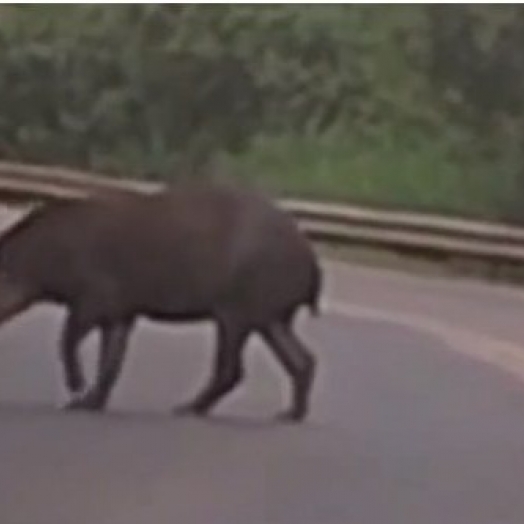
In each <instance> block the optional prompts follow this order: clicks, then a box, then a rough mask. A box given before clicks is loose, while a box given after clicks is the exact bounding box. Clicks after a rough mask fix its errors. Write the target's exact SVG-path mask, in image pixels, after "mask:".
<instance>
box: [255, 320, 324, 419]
mask: <svg viewBox="0 0 524 524" xmlns="http://www.w3.org/2000/svg"><path fill="white" fill-rule="evenodd" d="M260 333H261V335H262V337H263V338H264V340H265V341H266V342H267V344H268V345H269V347H270V348H271V349H272V350H273V353H274V354H275V356H276V357H277V359H278V360H279V361H280V363H281V364H282V365H283V366H284V368H285V369H286V371H287V372H288V374H289V376H290V377H291V380H292V387H293V393H292V403H291V407H290V408H289V409H288V410H287V411H284V412H283V413H282V414H281V416H280V418H282V419H285V420H291V421H297V422H298V421H301V420H302V419H304V418H305V416H306V415H307V413H308V411H309V397H310V393H311V387H312V383H313V378H314V372H315V358H314V357H313V355H311V353H310V352H309V350H308V349H307V348H306V347H305V345H304V344H303V343H302V342H301V341H300V340H299V339H298V337H297V336H296V335H295V333H293V331H292V328H291V322H290V321H288V320H282V321H278V322H275V323H273V324H270V325H269V326H268V327H267V328H264V329H262V330H261V331H260Z"/></svg>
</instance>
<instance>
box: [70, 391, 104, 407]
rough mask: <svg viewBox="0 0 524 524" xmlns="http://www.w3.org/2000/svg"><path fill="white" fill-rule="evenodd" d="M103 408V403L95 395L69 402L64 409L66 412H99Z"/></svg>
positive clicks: (84, 396) (87, 395)
mask: <svg viewBox="0 0 524 524" xmlns="http://www.w3.org/2000/svg"><path fill="white" fill-rule="evenodd" d="M103 407H104V403H103V401H102V400H101V399H100V398H99V397H98V396H97V395H92V394H86V395H83V396H80V397H77V398H74V399H73V400H71V401H69V402H68V403H67V404H66V405H65V406H64V409H66V410H68V411H81V410H83V411H100V410H101V409H103Z"/></svg>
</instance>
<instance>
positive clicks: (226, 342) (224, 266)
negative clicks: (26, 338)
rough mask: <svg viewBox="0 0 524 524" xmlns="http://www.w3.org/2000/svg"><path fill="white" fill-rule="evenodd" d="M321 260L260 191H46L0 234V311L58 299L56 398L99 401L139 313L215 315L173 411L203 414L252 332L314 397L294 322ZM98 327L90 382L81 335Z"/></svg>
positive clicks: (239, 374)
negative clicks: (201, 362) (51, 196)
mask: <svg viewBox="0 0 524 524" xmlns="http://www.w3.org/2000/svg"><path fill="white" fill-rule="evenodd" d="M321 289H322V272H321V269H320V264H319V260H318V258H317V257H316V255H315V252H314V250H313V248H312V246H311V245H310V243H309V240H308V239H307V237H306V236H305V235H304V234H303V233H302V232H301V231H300V229H299V228H298V226H297V224H296V222H295V220H294V219H293V218H292V217H291V216H290V215H288V213H287V212H285V211H284V210H282V209H280V208H279V207H278V206H277V205H276V204H275V203H274V202H273V201H272V199H271V198H269V197H266V196H264V195H262V194H261V193H260V192H258V191H254V190H251V189H246V188H240V187H238V186H234V185H232V184H225V183H219V182H210V181H208V182H200V183H197V182H192V183H190V182H179V183H176V184H173V185H172V186H171V187H169V188H167V189H165V190H162V191H159V192H157V193H153V194H118V195H115V194H112V195H108V194H106V195H95V196H91V197H89V198H86V199H79V200H74V201H65V202H54V203H48V204H44V205H42V206H40V207H37V208H35V209H34V210H33V211H31V212H29V213H28V214H27V215H26V216H25V217H24V218H22V219H21V220H20V221H18V222H17V223H15V224H14V225H13V226H11V227H10V228H9V229H8V230H7V231H6V232H5V233H4V234H3V235H2V236H1V237H0V323H3V322H5V321H7V320H8V319H11V318H13V317H14V316H16V315H18V314H20V313H22V312H23V311H25V310H26V309H27V308H29V307H30V306H31V305H33V304H36V303H43V302H44V303H53V304H58V305H61V306H63V307H64V308H65V311H66V315H65V321H64V325H63V326H62V330H61V335H60V341H59V355H60V361H61V364H62V368H63V373H64V382H65V385H66V388H67V389H68V392H69V393H70V399H69V400H68V402H67V403H66V404H65V406H64V407H65V408H69V409H84V410H102V409H104V408H105V406H106V404H107V402H108V399H109V397H110V394H111V391H112V389H113V387H114V385H115V383H116V381H117V379H118V377H119V375H120V372H121V369H122V366H123V362H124V359H125V353H126V348H127V346H128V340H129V336H130V333H131V331H132V329H133V327H134V326H135V324H136V322H137V320H138V319H140V318H146V319H149V320H152V321H161V322H184V321H188V322H189V321H212V322H213V324H214V326H216V340H217V343H216V354H215V357H214V362H213V371H212V373H211V376H210V378H209V379H208V381H207V383H206V385H205V387H203V388H202V389H201V390H200V391H199V392H198V394H197V395H196V396H195V398H194V399H192V400H191V401H190V402H186V403H182V404H181V405H179V406H178V407H175V408H174V409H175V410H176V412H178V413H186V414H194V415H205V414H206V413H208V412H209V410H210V409H211V408H213V407H214V406H215V404H216V403H217V402H218V401H219V400H220V399H221V398H222V397H224V396H225V395H226V394H227V393H229V392H230V391H232V390H233V388H234V387H235V386H236V385H238V384H239V382H240V381H241V380H242V378H243V368H244V366H243V350H244V348H245V346H246V342H247V340H248V338H249V337H250V335H252V334H257V335H260V336H261V338H262V339H263V341H264V342H265V343H266V345H267V347H268V348H270V350H271V351H272V353H273V354H274V356H275V357H276V358H277V360H278V361H279V362H280V364H281V365H282V366H283V368H284V369H285V371H286V372H287V373H288V375H289V377H290V380H291V384H292V390H291V402H290V406H289V407H287V408H286V409H284V410H283V411H282V412H281V413H280V415H279V416H280V417H281V418H285V419H286V420H289V421H300V420H302V419H304V417H306V416H307V414H308V411H309V404H310V396H311V389H312V384H313V379H314V374H315V363H316V358H315V357H314V356H313V354H312V353H311V352H310V351H309V349H308V348H307V347H306V345H305V344H304V342H303V341H301V340H300V338H299V337H298V335H297V333H296V330H295V322H294V320H295V318H296V314H297V312H298V311H299V309H301V307H302V306H305V307H307V308H309V309H310V311H311V312H312V313H313V314H316V313H318V305H319V300H320V295H321ZM92 330H97V331H99V333H100V338H99V340H100V346H99V352H100V354H99V359H98V367H97V371H96V377H95V379H94V381H93V384H92V385H90V386H87V385H86V380H85V378H84V373H83V370H82V365H81V361H80V356H79V346H80V344H81V342H82V340H83V339H84V338H85V337H86V336H87V335H88V334H89V333H90V332H91V331H92Z"/></svg>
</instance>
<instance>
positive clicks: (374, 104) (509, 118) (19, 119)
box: [0, 4, 524, 223]
mask: <svg viewBox="0 0 524 524" xmlns="http://www.w3.org/2000/svg"><path fill="white" fill-rule="evenodd" d="M523 35H524V8H523V7H521V6H510V5H505V6H499V5H490V6H484V5H482V6H481V5H453V6H446V5H433V6H429V5H409V6H407V5H406V6H399V5H395V6H385V5H384V6H367V5H330V6H323V5H310V6H298V5H278V6H269V5H267V6H262V5H257V6H255V5H222V6H209V5H208V6H204V5H146V4H144V5H129V6H124V5H118V6H117V5H113V6H106V5H68V6H65V5H64V6H53V5H46V6H43V5H33V6H1V7H0V71H1V75H0V158H1V159H4V160H14V161H28V162H36V163H43V164H62V165H67V166H75V167H81V168H84V169H93V170H96V171H100V172H105V173H108V174H109V175H112V176H131V177H142V178H154V179H169V178H171V177H177V176H206V175H208V174H210V173H214V172H217V171H219V172H226V173H229V174H232V175H234V176H237V177H240V178H242V179H244V180H246V181H248V182H250V183H251V182H253V183H256V184H259V185H261V186H263V187H267V188H269V189H271V190H273V191H275V192H277V193H283V194H292V195H299V196H308V197H314V198H321V199H330V200H339V201H346V202H358V203H366V204H373V205H378V206H384V207H401V208H404V209H413V210H427V211H437V212H444V213H452V214H459V215H467V216H474V217H482V218H488V219H497V220H506V221H513V222H521V223H524V36H523Z"/></svg>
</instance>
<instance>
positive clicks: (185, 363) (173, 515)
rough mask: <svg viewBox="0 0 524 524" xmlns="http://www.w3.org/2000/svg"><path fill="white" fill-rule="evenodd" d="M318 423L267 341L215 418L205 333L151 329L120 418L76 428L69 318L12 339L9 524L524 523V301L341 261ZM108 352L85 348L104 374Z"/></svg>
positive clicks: (36, 323) (118, 399) (16, 328)
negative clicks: (196, 403)
mask: <svg viewBox="0 0 524 524" xmlns="http://www.w3.org/2000/svg"><path fill="white" fill-rule="evenodd" d="M327 266H328V271H329V286H328V302H329V303H327V304H326V312H325V314H324V316H323V317H321V318H319V319H308V317H307V315H304V317H303V318H302V319H301V323H300V324H301V326H300V330H301V332H302V334H303V336H304V339H305V340H307V342H308V344H309V345H310V346H311V348H312V349H313V350H314V352H315V353H316V354H317V355H318V358H319V362H320V368H319V379H318V383H317V386H316V389H315V394H314V404H313V410H312V414H311V417H310V419H309V420H308V421H307V423H305V424H303V425H300V426H286V425H278V424H275V423H274V422H273V421H272V420H271V415H272V413H273V412H274V411H278V410H279V409H280V408H281V407H282V402H283V398H284V397H285V395H286V394H287V392H288V390H287V381H286V377H285V376H284V375H283V373H282V372H281V370H280V368H278V366H277V365H276V364H275V363H274V362H273V361H272V359H271V357H270V356H269V355H268V353H267V352H266V351H265V349H264V347H263V345H262V343H261V342H259V341H258V340H256V339H253V340H252V342H251V343H250V350H249V353H248V364H247V366H248V377H247V381H246V383H245V385H244V386H243V387H242V388H241V389H239V390H238V391H237V392H236V393H234V394H233V395H231V397H230V398H228V399H227V400H226V401H225V402H224V403H223V405H221V407H220V409H219V410H217V412H216V414H215V415H214V416H213V417H212V418H211V419H208V420H195V419H183V418H175V417H173V416H171V415H170V413H169V410H170V408H171V406H172V405H173V404H176V403H178V402H180V401H183V400H185V399H187V397H188V396H190V395H191V394H192V393H193V392H194V391H195V390H196V389H197V388H198V386H199V385H200V384H201V382H202V380H204V379H205V377H206V375H207V372H208V369H209V364H210V358H211V351H212V347H211V345H212V330H211V329H210V327H209V326H206V325H202V326H191V327H189V326H179V327H174V326H166V325H153V324H143V325H141V326H140V328H139V329H138V330H137V332H136V334H135V336H134V337H133V339H132V347H131V351H130V355H129V357H130V358H129V360H128V362H127V364H126V366H125V369H124V373H123V376H122V380H121V382H120V383H119V386H118V388H117V390H116V391H115V394H114V397H113V399H112V402H111V404H110V408H109V411H108V412H107V413H106V414H104V415H88V414H79V413H65V412H62V411H60V410H59V409H58V407H59V406H60V404H61V403H62V402H63V401H64V395H63V391H62V390H61V388H60V386H59V377H60V375H59V367H58V363H57V359H56V347H55V346H56V340H57V336H58V327H59V322H60V320H61V318H62V312H61V311H60V310H58V309H53V308H38V309H34V310H32V311H30V312H29V313H27V314H25V315H24V316H22V317H20V318H19V319H16V320H15V321H14V322H12V323H10V324H8V325H7V326H4V327H3V329H1V330H0V523H1V524H149V523H151V524H174V523H180V524H208V523H209V524H379V523H384V524H386V523H387V524H397V523H398V524H522V523H523V522H524V497H523V490H524V382H523V377H524V360H523V359H522V358H521V357H522V355H521V352H522V353H523V354H524V328H522V318H523V315H522V313H523V311H524V296H523V295H522V293H521V292H519V291H516V290H512V289H510V288H502V287H500V288H492V287H489V286H485V285H481V284H473V283H461V282H446V281H439V280H437V281H434V280H430V279H421V278H415V277H409V276H403V275H397V274H395V273H389V272H385V271H374V270H369V269H363V268H344V267H342V266H340V265H338V264H328V265H327ZM94 342H95V338H94V337H93V338H92V339H90V340H89V341H88V343H87V345H86V347H85V351H84V357H85V361H86V364H87V365H88V366H89V368H90V369H91V368H92V364H93V362H94V357H95V354H94V351H93V349H94V346H93V343H94Z"/></svg>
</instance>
